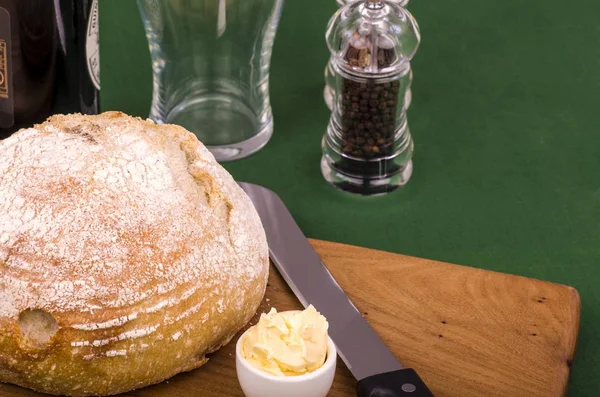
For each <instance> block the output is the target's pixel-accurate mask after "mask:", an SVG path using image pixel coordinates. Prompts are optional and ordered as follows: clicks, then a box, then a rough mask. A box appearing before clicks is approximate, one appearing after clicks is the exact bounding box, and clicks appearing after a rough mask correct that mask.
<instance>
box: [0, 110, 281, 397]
mask: <svg viewBox="0 0 600 397" xmlns="http://www.w3.org/2000/svg"><path fill="white" fill-rule="evenodd" d="M268 266H269V260H268V248H267V242H266V238H265V234H264V230H263V228H262V225H261V223H260V219H259V218H258V215H257V213H256V212H255V210H254V207H253V206H252V203H251V201H250V200H249V198H248V197H247V196H246V195H245V193H244V192H243V191H242V190H241V189H240V188H239V187H238V186H237V184H236V183H235V182H234V180H233V179H232V177H231V176H230V175H229V174H228V173H227V172H226V171H225V169H224V168H222V167H221V166H220V165H219V164H218V163H217V162H216V161H215V159H214V158H213V156H212V154H211V153H210V152H209V151H208V150H207V149H206V148H205V147H204V146H203V145H202V144H201V143H200V142H199V141H198V140H197V139H196V137H195V136H194V135H193V134H191V133H189V132H187V131H186V130H184V129H183V128H181V127H178V126H173V125H156V124H154V123H153V122H152V121H145V120H141V119H137V118H133V117H129V116H126V115H124V114H122V113H119V112H107V113H103V114H101V115H98V116H83V115H57V116H53V117H51V118H50V119H49V120H48V121H47V122H45V123H43V124H40V125H36V126H34V127H33V128H30V129H24V130H21V131H19V132H17V133H15V134H14V135H13V136H12V137H10V138H8V139H5V140H3V141H0V381H1V382H9V383H14V384H17V385H21V386H24V387H28V388H32V389H35V390H38V391H41V392H45V393H51V394H64V395H71V396H84V395H111V394H117V393H121V392H126V391H129V390H132V389H135V388H139V387H143V386H146V385H150V384H153V383H157V382H160V381H162V380H164V379H167V378H169V377H171V376H173V375H175V374H177V373H179V372H182V371H188V370H191V369H194V368H197V367H199V366H201V365H202V364H204V363H205V362H206V361H207V359H206V354H207V353H210V352H213V351H215V350H217V349H219V348H220V347H221V346H223V345H224V344H226V343H228V342H229V341H230V339H231V338H232V337H233V336H234V335H235V334H236V333H237V332H238V331H239V330H240V329H241V328H242V327H243V326H244V325H245V324H246V323H247V322H248V321H249V320H250V318H251V317H252V316H253V314H254V313H255V311H256V309H257V307H258V305H259V303H260V301H261V299H262V297H263V294H264V292H265V287H266V282H267V276H268Z"/></svg>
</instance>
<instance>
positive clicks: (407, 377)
mask: <svg viewBox="0 0 600 397" xmlns="http://www.w3.org/2000/svg"><path fill="white" fill-rule="evenodd" d="M239 185H240V187H241V188H242V189H243V190H244V191H245V192H246V194H247V195H248V196H249V197H250V199H251V200H252V203H253V204H254V207H255V208H256V211H257V212H258V215H259V217H260V219H261V221H262V224H263V228H264V229H265V232H266V235H267V241H268V245H269V255H270V258H271V260H272V261H273V263H274V264H275V267H276V268H277V270H279V273H280V274H281V276H282V277H283V279H284V280H285V281H286V283H287V284H288V285H289V286H290V288H291V289H292V291H293V292H294V294H295V295H296V297H297V298H298V299H299V300H300V302H301V303H302V305H303V306H304V307H307V306H308V305H310V304H312V305H313V306H314V307H315V308H316V309H317V310H318V311H319V312H321V314H323V315H324V316H325V318H327V320H328V322H329V336H330V337H331V339H332V340H333V342H334V343H335V345H336V347H337V350H338V354H339V355H340V357H341V358H342V360H343V361H344V363H345V364H346V365H347V366H348V369H350V371H351V372H352V374H353V375H354V377H355V378H356V379H357V380H358V385H357V395H358V396H359V397H377V396H381V397H384V396H385V397H394V396H413V397H421V396H422V397H433V394H432V393H431V391H430V390H429V389H428V388H427V386H426V385H425V383H424V382H423V381H422V380H421V378H420V377H419V376H418V375H417V373H416V372H415V371H414V370H413V369H410V368H404V367H403V366H402V364H401V363H400V361H398V359H397V358H396V357H395V356H394V354H393V353H392V352H391V351H390V350H389V349H388V347H387V346H386V345H385V343H384V342H383V341H382V340H381V338H380V337H379V336H378V335H377V333H376V332H375V331H374V330H373V328H372V327H371V326H370V325H369V323H368V322H367V321H366V320H365V319H364V317H363V316H362V315H361V313H360V312H359V311H358V309H357V308H356V306H354V304H353V303H352V301H351V300H350V299H349V298H348V296H347V295H346V294H345V293H344V291H343V290H342V288H341V287H340V286H339V284H338V283H337V281H335V279H334V278H333V276H332V275H331V273H330V272H329V270H327V267H325V265H324V264H323V262H322V261H321V259H320V258H319V256H318V255H317V253H316V252H315V250H314V249H313V248H312V246H311V245H310V243H309V242H308V240H307V239H306V237H305V236H304V234H303V233H302V230H300V227H299V226H298V225H297V223H296V221H295V220H294V218H293V217H292V215H291V214H290V212H289V211H288V209H287V207H286V206H285V204H284V203H283V201H282V200H281V199H280V198H279V196H277V194H275V193H274V192H273V191H271V190H269V189H267V188H264V187H262V186H258V185H254V184H250V183H244V182H240V183H239Z"/></svg>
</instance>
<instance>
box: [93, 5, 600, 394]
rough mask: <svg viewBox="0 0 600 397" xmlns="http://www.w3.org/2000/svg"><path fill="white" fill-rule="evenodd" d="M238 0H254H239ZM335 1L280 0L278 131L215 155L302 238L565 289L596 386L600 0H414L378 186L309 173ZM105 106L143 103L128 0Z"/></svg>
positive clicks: (316, 151) (274, 94)
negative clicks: (398, 173) (389, 180)
mask: <svg viewBox="0 0 600 397" xmlns="http://www.w3.org/2000/svg"><path fill="white" fill-rule="evenodd" d="M246 1H251V0H246ZM335 9H336V6H335V1H334V0H288V1H287V3H286V4H285V7H284V11H283V17H282V19H281V24H280V27H279V30H278V34H277V39H276V42H275V48H274V54H273V58H272V69H271V101H272V104H273V112H274V117H275V133H274V135H273V138H272V140H271V141H270V142H269V144H268V145H267V146H266V147H265V148H264V149H263V150H262V151H260V152H259V153H257V154H255V155H254V156H252V157H250V158H247V159H243V160H240V161H237V162H234V163H229V164H226V168H227V169H228V170H229V171H230V172H231V173H232V174H233V176H234V177H235V178H236V179H238V180H244V181H249V182H255V183H259V184H262V185H264V186H267V187H269V188H271V189H273V190H275V191H276V192H277V193H279V195H280V196H281V197H282V198H283V200H284V201H285V202H286V204H287V205H288V206H289V208H290V210H291V212H292V213H293V215H294V216H295V218H296V219H297V221H298V223H299V225H300V226H301V227H302V229H303V230H304V232H305V234H306V235H307V236H309V237H314V238H319V239H325V240H331V241H339V242H344V243H349V244H354V245H360V246H366V247H371V248H377V249H383V250H387V251H392V252H398V253H402V254H407V255H414V256H419V257H425V258H432V259H436V260H441V261H447V262H452V263H460V264H463V265H470V266H475V267H480V268H485V269H493V270H497V271H501V272H507V273H513V274H520V275H525V276H529V277H535V278H540V279H544V280H549V281H554V282H558V283H563V284H568V285H572V286H574V287H575V288H577V289H578V290H579V292H580V294H581V298H582V319H581V331H580V336H579V345H578V352H577V357H576V360H575V365H574V368H573V374H572V379H571V384H570V392H569V396H590V397H597V396H598V395H600V340H599V339H598V338H597V336H596V335H597V334H598V327H599V325H600V292H599V290H598V286H599V284H600V267H599V261H600V245H599V244H598V238H599V236H600V222H599V221H600V137H599V135H598V133H599V126H600V122H599V121H600V120H599V117H600V45H598V43H599V42H600V23H598V16H599V15H600V2H598V1H597V0H575V1H569V2H559V1H556V0H528V1H523V0H505V1H501V0H433V1H426V0H412V2H411V3H410V4H409V9H410V10H411V11H412V13H413V14H414V16H415V17H416V19H417V20H418V22H419V24H420V27H421V33H422V44H421V47H420V49H419V51H418V53H417V55H416V57H415V59H414V61H413V69H414V82H413V103H412V106H411V109H410V111H409V123H410V127H411V131H412V133H413V138H414V140H415V155H414V158H413V160H414V167H415V169H414V173H413V176H412V179H411V180H410V182H409V183H408V185H407V186H406V187H405V188H403V189H402V190H401V191H399V192H396V193H393V194H390V195H388V196H384V197H379V198H361V197H354V196H349V195H346V194H344V193H341V192H338V191H337V190H335V189H334V188H332V187H331V186H329V185H328V184H327V183H325V182H324V180H323V178H322V177H321V174H320V169H319V160H320V156H321V151H320V139H321V136H322V135H323V133H324V131H325V127H326V125H327V122H328V119H329V113H328V109H327V107H326V106H325V104H324V102H323V99H322V92H323V68H324V65H325V64H326V62H327V58H328V52H327V49H326V47H325V43H324V32H325V26H326V24H327V21H328V19H329V17H330V16H331V15H332V14H333V12H334V11H335ZM100 15H101V18H100V20H101V53H102V65H101V67H102V69H101V70H102V109H103V110H111V109H114V110H121V111H123V112H126V113H129V114H132V115H137V116H142V117H147V115H148V110H149V106H150V97H151V89H152V87H151V71H150V58H149V55H148V48H147V43H146V40H145V36H144V32H143V27H142V24H141V21H140V19H139V16H138V11H137V7H136V4H135V1H133V0H101V2H100Z"/></svg>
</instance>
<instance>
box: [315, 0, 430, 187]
mask: <svg viewBox="0 0 600 397" xmlns="http://www.w3.org/2000/svg"><path fill="white" fill-rule="evenodd" d="M326 38H327V46H328V48H329V50H330V52H331V64H332V67H333V71H334V76H335V85H334V88H335V90H334V93H335V96H334V98H333V109H332V114H331V119H330V121H329V124H328V127H327V132H326V133H325V135H324V136H323V140H322V149H323V157H322V158H321V171H322V173H323V176H324V177H325V179H326V180H327V181H328V182H329V183H331V184H333V185H334V186H336V187H337V188H339V189H341V190H344V191H347V192H350V193H356V194H360V195H378V194H385V193H389V192H391V191H394V190H396V189H397V188H398V187H400V186H402V185H404V184H406V183H407V182H408V180H409V179H410V176H411V174H412V160H411V158H412V153H413V141H412V137H411V135H410V131H409V128H408V123H407V119H406V109H407V107H406V92H407V90H408V88H409V87H410V82H411V69H410V60H411V59H412V58H413V56H414V55H415V53H416V51H417V48H418V46H419V42H420V33H419V27H418V25H417V22H416V21H415V19H414V18H413V16H412V15H411V14H410V13H409V12H408V11H407V10H406V9H405V8H403V7H402V6H400V5H398V4H397V3H396V2H393V1H389V0H361V1H357V2H354V3H350V4H346V5H345V6H343V7H342V8H341V9H340V10H338V12H336V13H335V14H334V16H333V17H332V18H331V20H330V21H329V25H328V27H327V34H326Z"/></svg>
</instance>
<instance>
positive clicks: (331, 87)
mask: <svg viewBox="0 0 600 397" xmlns="http://www.w3.org/2000/svg"><path fill="white" fill-rule="evenodd" d="M355 1H360V0H336V3H337V5H338V7H340V8H341V7H343V6H344V5H346V4H348V3H352V2H355ZM388 1H390V2H392V3H397V4H399V5H401V6H402V7H406V5H407V4H408V1H409V0H388ZM411 73H412V72H411ZM334 96H335V72H334V70H333V62H332V61H331V60H330V61H329V62H327V65H326V66H325V89H324V90H323V98H324V99H325V104H326V105H327V107H328V108H329V110H332V109H333V97H334ZM411 99H412V96H411V91H410V87H409V88H408V90H406V107H407V108H408V107H409V106H410V101H411Z"/></svg>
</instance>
